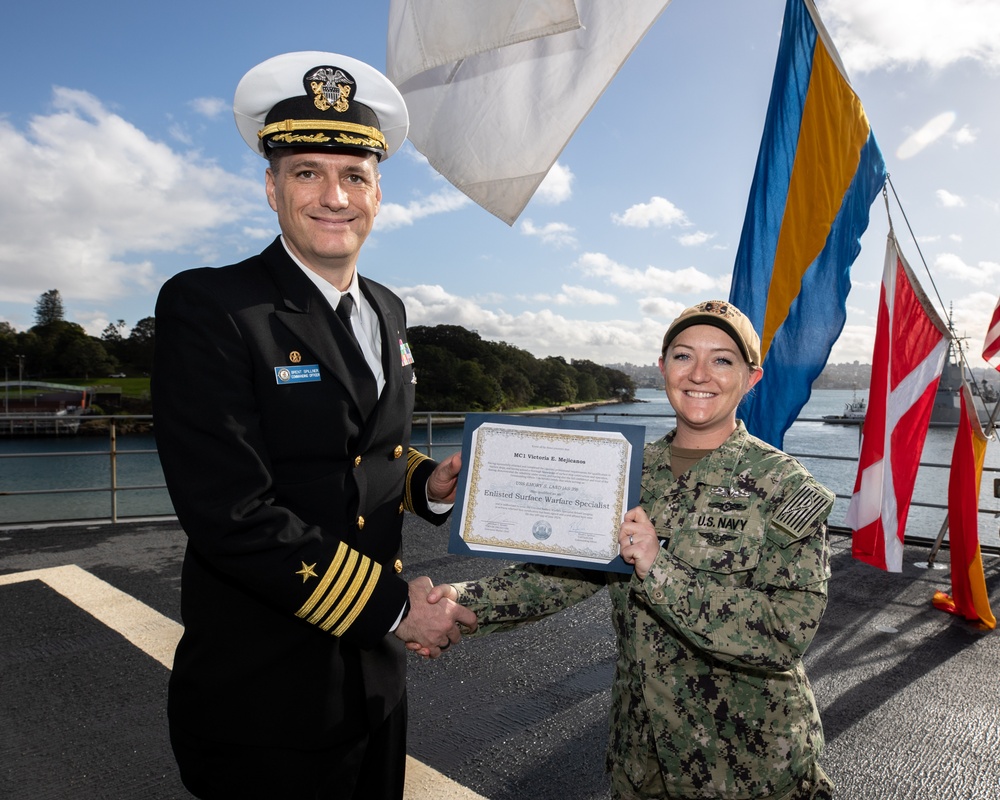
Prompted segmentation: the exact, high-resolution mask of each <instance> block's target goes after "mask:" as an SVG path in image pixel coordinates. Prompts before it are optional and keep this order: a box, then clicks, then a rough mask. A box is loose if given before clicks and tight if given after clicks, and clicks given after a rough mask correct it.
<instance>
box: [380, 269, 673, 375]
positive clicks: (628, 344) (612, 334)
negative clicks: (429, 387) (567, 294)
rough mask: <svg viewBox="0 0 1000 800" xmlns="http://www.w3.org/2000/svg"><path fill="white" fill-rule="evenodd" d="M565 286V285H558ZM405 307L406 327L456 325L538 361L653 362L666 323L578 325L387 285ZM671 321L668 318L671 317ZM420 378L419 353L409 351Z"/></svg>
mask: <svg viewBox="0 0 1000 800" xmlns="http://www.w3.org/2000/svg"><path fill="white" fill-rule="evenodd" d="M564 288H565V287H564ZM393 290H394V291H395V292H396V294H398V295H399V296H400V297H401V298H403V301H404V302H405V303H406V313H407V322H408V324H410V325H461V326H463V327H465V328H469V329H474V330H476V331H477V332H478V333H479V335H480V336H482V337H483V338H484V339H487V340H489V341H498V342H499V341H502V342H507V343H508V344H512V345H514V346H515V347H519V348H521V349H522V350H527V351H528V352H529V353H531V354H532V355H534V356H536V357H538V358H544V357H546V356H563V357H564V358H567V359H581V358H585V359H588V360H591V361H593V362H595V363H597V364H612V363H620V362H625V361H630V362H631V363H633V364H655V363H656V358H657V356H658V355H659V348H660V341H661V340H662V338H663V331H664V330H665V327H666V321H664V320H657V319H649V318H645V317H643V318H640V319H626V320H608V321H593V320H589V321H586V322H583V321H581V320H579V319H571V318H569V317H566V316H563V315H561V314H556V313H554V312H552V311H551V310H548V309H546V310H543V311H538V312H527V311H526V312H522V313H520V314H516V315H515V314H510V313H508V312H505V311H502V310H494V309H490V308H484V307H483V306H482V305H480V304H478V303H477V302H475V301H474V300H471V299H469V298H465V297H459V296H456V295H452V294H449V293H448V292H447V291H445V290H444V289H443V288H442V287H441V286H437V285H434V286H428V285H421V286H409V287H399V286H396V287H393ZM671 318H672V317H671ZM414 358H415V359H416V362H415V364H414V366H415V367H416V370H417V375H418V376H419V374H420V352H419V350H418V351H417V352H415V353H414Z"/></svg>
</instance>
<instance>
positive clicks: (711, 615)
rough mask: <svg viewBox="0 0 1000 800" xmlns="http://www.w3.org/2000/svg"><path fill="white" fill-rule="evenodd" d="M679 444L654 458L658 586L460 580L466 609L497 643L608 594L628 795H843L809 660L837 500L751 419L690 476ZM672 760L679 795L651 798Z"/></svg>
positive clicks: (672, 782)
mask: <svg viewBox="0 0 1000 800" xmlns="http://www.w3.org/2000/svg"><path fill="white" fill-rule="evenodd" d="M673 436H674V433H670V434H668V435H667V436H666V437H664V438H663V439H661V440H660V441H658V442H654V443H652V444H650V445H648V446H647V447H646V450H645V454H644V465H643V470H642V501H641V502H642V507H643V508H644V509H645V510H646V512H647V513H648V514H649V516H650V518H651V519H652V521H653V524H654V526H655V528H656V532H657V535H658V536H659V537H660V539H661V543H662V547H661V548H660V552H659V553H658V555H657V557H656V560H655V561H654V562H653V565H652V567H651V569H650V571H649V573H648V575H647V576H646V578H645V580H640V579H639V578H638V577H637V576H636V575H634V574H632V575H623V574H616V573H604V572H588V571H582V570H573V569H566V568H557V567H545V566H533V565H520V566H516V567H511V568H509V569H506V570H504V571H502V572H500V573H499V574H497V575H495V576H492V577H487V578H482V579H480V580H477V581H470V582H467V583H462V584H456V586H457V587H458V589H459V594H460V598H459V602H461V603H462V604H463V605H467V606H468V607H470V608H471V609H473V610H474V611H475V612H476V614H477V616H478V617H479V620H480V626H481V627H480V633H481V634H482V633H489V632H492V631H496V630H501V629H505V628H510V627H513V626H514V625H516V624H520V623H523V622H525V621H527V620H530V619H537V618H538V617H541V616H545V615H547V614H552V613H554V612H556V611H559V610H561V609H563V608H566V607H567V606H570V605H572V604H574V603H576V602H579V601H581V600H583V599H585V598H586V597H589V596H591V595H592V594H594V593H595V592H597V591H599V590H600V589H601V588H602V587H603V586H604V585H607V586H608V587H609V592H610V595H611V604H612V618H613V619H612V622H613V624H614V628H615V632H616V634H617V641H618V660H617V664H616V670H615V679H614V685H613V688H612V705H611V736H610V741H609V745H608V755H607V765H608V769H609V770H610V771H611V773H612V784H613V786H614V787H615V791H616V795H617V796H621V797H633V796H634V797H640V796H660V797H669V798H726V799H728V798H733V799H735V798H763V797H773V798H782V800H784V799H785V798H788V799H789V800H791V799H792V798H795V799H796V800H798V798H809V797H815V798H828V797H831V796H832V795H831V792H832V785H831V784H830V783H829V781H828V779H827V778H826V776H825V775H824V774H823V772H822V770H821V769H820V768H819V765H818V763H817V761H816V759H817V757H818V755H819V753H820V751H821V749H822V747H823V730H822V726H821V724H820V719H819V712H818V711H817V709H816V703H815V700H814V699H813V694H812V689H811V688H810V686H809V681H808V679H807V678H806V674H805V671H804V669H803V666H802V660H801V659H802V654H803V653H804V652H805V651H806V648H807V647H808V646H809V644H810V642H811V641H812V638H813V636H814V635H815V633H816V628H817V626H818V625H819V621H820V618H821V617H822V616H823V611H824V609H825V608H826V589H827V580H828V578H829V575H830V569H829V547H828V544H827V540H826V517H827V515H828V514H829V513H830V509H831V507H832V505H833V494H832V493H831V492H830V491H829V490H828V489H826V488H825V487H823V486H821V485H820V484H819V483H817V482H816V480H815V479H814V478H813V477H812V476H811V475H810V474H809V473H808V472H807V471H806V470H805V468H804V467H803V466H802V465H801V464H799V463H798V462H797V461H796V460H795V459H793V458H791V457H790V456H788V455H785V454H784V453H782V452H780V451H778V450H775V449H774V448H773V447H771V446H770V445H768V444H766V443H764V442H762V441H760V440H759V439H756V438H754V437H753V436H750V435H749V434H748V433H747V431H746V428H745V427H744V426H743V424H742V423H739V424H738V427H737V430H736V431H734V432H733V434H732V435H731V436H730V437H729V438H728V439H727V440H726V442H724V443H723V444H722V445H721V446H720V447H719V448H718V449H717V450H716V451H714V452H713V453H711V454H709V455H708V456H706V457H705V458H703V459H702V460H701V461H699V462H697V463H696V464H695V465H694V466H693V467H692V468H691V469H690V470H689V471H688V472H686V473H684V474H683V475H681V476H680V478H677V479H675V478H674V477H673V474H672V473H671V471H670V451H669V444H670V442H671V441H672V439H673ZM654 751H655V760H652V759H650V758H648V756H650V755H654ZM657 761H658V762H659V765H660V768H661V771H662V774H663V784H664V793H662V794H652V795H649V794H645V792H648V791H649V789H648V788H646V789H643V790H641V791H642V792H643V793H640V789H639V787H642V786H643V785H644V784H646V786H647V787H648V785H649V784H650V781H651V779H655V780H654V781H653V782H654V785H655V784H658V783H659V779H658V778H657V776H655V775H650V774H649V773H650V769H649V766H648V765H649V763H652V764H655V763H656V762H657ZM629 786H631V787H633V788H632V790H631V791H628V787H629ZM621 787H625V790H624V791H623V790H622V789H621Z"/></svg>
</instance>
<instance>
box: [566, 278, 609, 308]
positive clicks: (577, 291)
mask: <svg viewBox="0 0 1000 800" xmlns="http://www.w3.org/2000/svg"><path fill="white" fill-rule="evenodd" d="M556 302H558V303H560V305H575V306H614V305H618V298H617V297H615V296H614V295H613V294H608V293H607V292H599V291H597V290H596V289H587V288H586V287H583V286H570V285H568V284H565V283H564V284H563V286H562V293H561V294H560V295H559V296H558V297H557V299H556Z"/></svg>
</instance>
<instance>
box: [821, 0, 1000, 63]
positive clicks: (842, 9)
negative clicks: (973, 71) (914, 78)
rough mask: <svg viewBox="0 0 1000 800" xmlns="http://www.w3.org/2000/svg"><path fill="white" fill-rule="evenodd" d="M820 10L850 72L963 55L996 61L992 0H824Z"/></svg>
mask: <svg viewBox="0 0 1000 800" xmlns="http://www.w3.org/2000/svg"><path fill="white" fill-rule="evenodd" d="M820 13H821V14H822V15H823V19H824V21H825V22H826V24H827V26H828V27H829V29H830V34H831V36H832V37H833V39H834V41H835V42H836V44H837V50H838V51H839V53H840V55H841V58H842V59H843V61H844V65H845V66H846V68H847V70H848V72H854V71H857V72H868V71H871V70H874V69H881V68H886V69H892V68H895V67H914V66H917V65H920V64H926V65H928V66H930V67H931V68H932V69H942V68H944V67H946V66H948V65H949V64H954V63H955V62H957V61H961V60H963V59H972V60H975V61H979V62H981V63H982V64H984V65H985V66H987V67H989V68H996V67H1000V36H998V35H997V31H1000V3H997V2H996V0H948V2H941V0H879V2H877V3H876V2H872V1H871V0H825V2H823V3H822V4H821V7H820Z"/></svg>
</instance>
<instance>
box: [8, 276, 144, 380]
mask: <svg viewBox="0 0 1000 800" xmlns="http://www.w3.org/2000/svg"><path fill="white" fill-rule="evenodd" d="M127 328H128V325H127V324H126V323H125V321H124V320H118V322H117V323H114V324H112V325H108V327H107V328H105V330H104V332H103V333H102V334H101V336H99V337H98V336H91V335H90V334H88V333H87V332H86V330H84V328H83V326H82V325H79V324H77V323H75V322H69V321H67V320H66V318H65V314H64V310H63V303H62V298H61V297H60V295H59V290H58V289H50V290H49V291H47V292H45V293H44V294H43V295H42V296H41V297H39V298H38V302H37V303H36V304H35V324H34V325H33V326H32V327H31V328H29V329H28V330H27V331H20V332H19V331H16V330H14V327H13V326H12V325H11V324H10V323H9V322H0V364H3V366H4V367H5V368H6V370H7V374H8V375H9V379H10V380H14V379H15V378H18V377H21V378H24V379H25V380H28V379H31V380H52V379H55V378H82V379H83V380H93V379H96V378H103V377H105V376H107V375H110V374H114V373H119V372H125V373H128V374H133V375H134V374H139V375H148V374H149V371H150V369H151V368H152V363H153V318H152V317H146V318H145V319H141V320H139V321H138V322H137V323H136V324H135V325H134V326H133V327H132V329H131V331H129V333H128V335H127V336H126V335H124V331H125V330H126V329H127Z"/></svg>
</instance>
